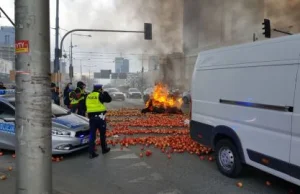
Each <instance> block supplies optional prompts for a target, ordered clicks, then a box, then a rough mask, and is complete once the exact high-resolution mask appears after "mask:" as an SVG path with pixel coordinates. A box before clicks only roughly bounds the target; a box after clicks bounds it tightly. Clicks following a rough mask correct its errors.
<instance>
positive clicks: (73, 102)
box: [51, 81, 112, 159]
mask: <svg viewBox="0 0 300 194" xmlns="http://www.w3.org/2000/svg"><path fill="white" fill-rule="evenodd" d="M52 86H53V87H52ZM51 88H52V99H53V100H54V102H56V101H57V94H56V93H55V92H56V91H55V89H54V88H55V86H54V85H53V84H51ZM85 88H86V85H85V83H83V82H82V81H79V82H77V87H76V88H75V89H74V88H73V86H72V83H68V84H67V86H66V88H65V89H64V93H63V96H64V104H65V106H67V107H68V108H69V109H70V110H71V112H73V113H77V114H78V115H81V116H87V117H88V118H89V125H90V139H89V158H91V159H93V158H95V157H97V156H99V155H98V154H97V153H96V152H95V140H96V132H97V130H99V131H100V142H101V148H102V154H106V153H108V152H109V151H110V148H109V147H108V146H107V144H106V119H105V114H106V111H107V110H106V106H105V105H104V103H110V102H111V100H112V98H111V96H110V95H109V94H108V93H107V92H105V91H103V88H102V85H100V84H98V85H94V88H93V91H92V92H91V93H87V92H86V91H85Z"/></svg>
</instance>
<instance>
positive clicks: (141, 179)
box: [128, 172, 163, 183]
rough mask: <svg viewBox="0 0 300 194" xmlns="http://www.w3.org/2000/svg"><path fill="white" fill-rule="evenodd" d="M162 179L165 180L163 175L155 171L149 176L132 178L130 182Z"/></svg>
mask: <svg viewBox="0 0 300 194" xmlns="http://www.w3.org/2000/svg"><path fill="white" fill-rule="evenodd" d="M161 180H163V177H162V176H161V175H160V174H159V173H157V172H154V173H152V174H150V175H149V176H142V177H138V178H135V179H132V180H130V181H128V182H129V183H138V182H142V181H161Z"/></svg>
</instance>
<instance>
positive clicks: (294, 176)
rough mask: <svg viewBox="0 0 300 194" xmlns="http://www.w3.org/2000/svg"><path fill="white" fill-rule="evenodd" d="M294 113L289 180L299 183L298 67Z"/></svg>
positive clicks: (299, 95)
mask: <svg viewBox="0 0 300 194" xmlns="http://www.w3.org/2000/svg"><path fill="white" fill-rule="evenodd" d="M294 101H295V103H294V114H293V117H292V141H291V155H290V168H289V171H290V175H291V182H293V183H295V184H297V185H300V149H299V148H300V75H299V68H298V75H297V84H296V92H295V100H294Z"/></svg>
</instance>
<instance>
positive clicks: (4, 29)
mask: <svg viewBox="0 0 300 194" xmlns="http://www.w3.org/2000/svg"><path fill="white" fill-rule="evenodd" d="M14 43H15V28H14V27H12V26H1V27H0V46H10V47H11V46H14Z"/></svg>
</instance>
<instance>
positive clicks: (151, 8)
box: [61, 0, 183, 54]
mask: <svg viewBox="0 0 300 194" xmlns="http://www.w3.org/2000/svg"><path fill="white" fill-rule="evenodd" d="M182 1H183V0H163V1H162V0H151V1H145V0H101V1H100V0H98V1H92V0H73V1H71V2H70V0H66V1H62V4H63V6H65V9H67V8H68V7H69V6H70V3H71V6H72V9H71V10H68V11H67V12H66V13H65V14H66V15H68V18H69V19H68V20H66V21H65V22H64V23H63V24H61V25H62V26H72V28H74V27H78V28H100V29H124V30H143V29H144V23H146V22H150V23H152V25H153V40H152V41H148V40H144V36H143V34H124V33H122V34H120V33H93V38H92V39H83V40H82V39H80V40H81V41H80V42H79V43H78V44H84V45H85V46H86V47H92V48H91V49H97V50H99V49H101V50H103V51H104V52H105V51H109V50H118V51H120V52H121V51H122V52H140V53H142V52H143V51H145V50H146V51H147V53H156V54H160V53H171V52H174V51H176V52H179V51H181V43H182V41H181V37H182V35H181V34H182V33H181V32H182V27H181V25H182V11H181V9H182V6H181V3H182ZM82 9H84V10H85V11H84V12H81V13H85V14H78V13H79V12H78V11H76V10H82ZM95 43H98V44H95ZM91 45H93V46H91Z"/></svg>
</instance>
